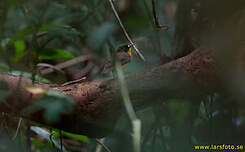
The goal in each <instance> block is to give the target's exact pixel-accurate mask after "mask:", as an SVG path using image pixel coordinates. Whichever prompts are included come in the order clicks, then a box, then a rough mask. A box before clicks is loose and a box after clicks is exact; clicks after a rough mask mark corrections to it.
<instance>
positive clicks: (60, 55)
mask: <svg viewBox="0 0 245 152" xmlns="http://www.w3.org/2000/svg"><path fill="white" fill-rule="evenodd" d="M73 57H74V56H73V55H72V54H71V53H69V52H67V51H65V50H62V49H50V48H46V49H43V50H42V51H41V52H40V53H39V55H38V59H39V60H55V59H67V58H73Z"/></svg>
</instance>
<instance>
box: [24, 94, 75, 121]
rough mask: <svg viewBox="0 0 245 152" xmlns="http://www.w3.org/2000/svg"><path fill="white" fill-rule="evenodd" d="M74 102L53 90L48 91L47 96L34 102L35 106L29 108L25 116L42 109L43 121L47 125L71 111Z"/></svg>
mask: <svg viewBox="0 0 245 152" xmlns="http://www.w3.org/2000/svg"><path fill="white" fill-rule="evenodd" d="M73 108H74V101H73V100H72V98H71V97H69V96H67V95H65V94H63V93H61V92H59V91H55V90H48V93H47V96H45V97H43V98H41V99H39V100H36V101H35V104H34V105H33V106H31V107H29V109H28V111H27V114H30V113H33V112H35V111H36V110H38V109H44V119H45V120H46V121H47V122H48V123H54V122H56V121H58V120H60V118H61V116H62V115H63V114H69V113H71V112H72V111H73Z"/></svg>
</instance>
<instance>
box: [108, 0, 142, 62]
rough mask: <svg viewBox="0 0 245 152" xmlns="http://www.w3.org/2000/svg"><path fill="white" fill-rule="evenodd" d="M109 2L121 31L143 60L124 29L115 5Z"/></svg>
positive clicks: (110, 0)
mask: <svg viewBox="0 0 245 152" xmlns="http://www.w3.org/2000/svg"><path fill="white" fill-rule="evenodd" d="M109 2H110V4H111V8H112V10H113V12H114V15H115V16H116V18H117V20H118V22H119V24H120V26H121V28H122V30H123V32H124V35H125V36H126V38H127V40H128V41H129V42H130V44H133V47H134V49H135V51H136V52H137V54H138V55H139V56H140V58H141V59H142V60H143V61H145V58H144V56H143V55H142V54H141V53H140V51H139V50H138V48H137V47H136V46H135V44H134V43H133V41H132V39H131V38H130V37H129V35H128V33H127V31H126V29H125V27H124V26H123V24H122V21H121V19H120V17H119V15H118V13H117V11H116V8H115V6H114V3H113V1H112V0H109Z"/></svg>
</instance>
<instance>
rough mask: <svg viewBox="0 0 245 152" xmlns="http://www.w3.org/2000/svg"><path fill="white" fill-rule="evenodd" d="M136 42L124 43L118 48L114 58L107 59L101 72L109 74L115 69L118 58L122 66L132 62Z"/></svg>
mask: <svg viewBox="0 0 245 152" xmlns="http://www.w3.org/2000/svg"><path fill="white" fill-rule="evenodd" d="M133 45H134V44H123V45H120V46H119V47H118V48H117V49H116V53H115V54H114V55H113V56H112V58H110V59H107V60H105V62H104V63H103V67H102V70H101V74H108V73H109V72H112V71H114V69H115V63H116V60H118V61H119V62H120V63H121V65H122V66H125V65H127V64H128V63H130V62H131V58H132V46H133Z"/></svg>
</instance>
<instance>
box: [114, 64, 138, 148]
mask: <svg viewBox="0 0 245 152" xmlns="http://www.w3.org/2000/svg"><path fill="white" fill-rule="evenodd" d="M116 72H117V76H118V81H119V84H120V90H121V95H122V98H123V103H124V106H125V109H126V112H127V114H128V116H129V119H130V121H131V123H132V130H133V134H132V136H133V147H134V152H140V137H141V121H140V120H139V119H138V118H137V116H136V112H135V111H134V108H133V105H132V103H131V101H130V97H129V92H128V89H127V85H126V82H125V77H124V74H123V71H122V66H121V64H120V63H119V62H118V61H117V62H116Z"/></svg>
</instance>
